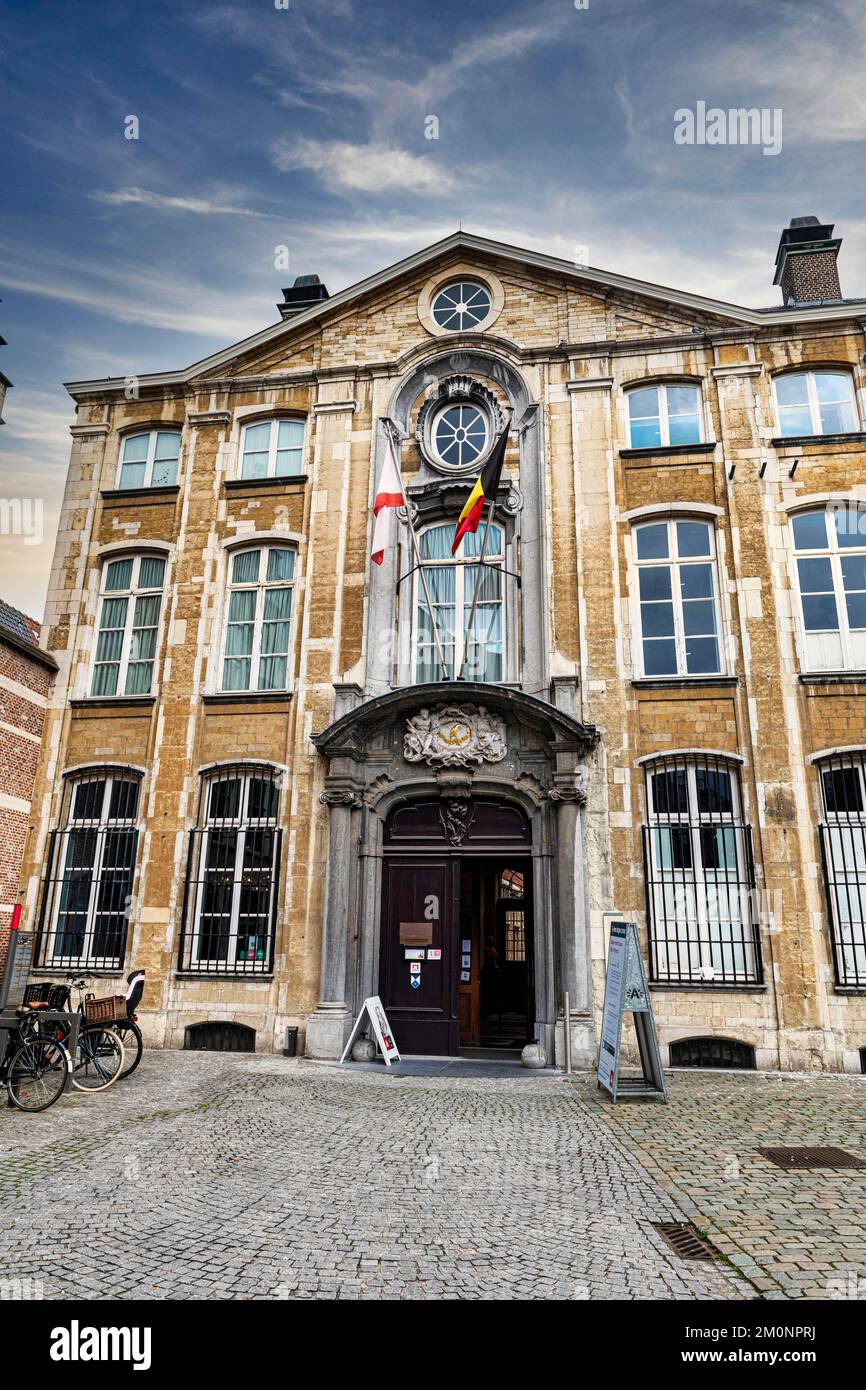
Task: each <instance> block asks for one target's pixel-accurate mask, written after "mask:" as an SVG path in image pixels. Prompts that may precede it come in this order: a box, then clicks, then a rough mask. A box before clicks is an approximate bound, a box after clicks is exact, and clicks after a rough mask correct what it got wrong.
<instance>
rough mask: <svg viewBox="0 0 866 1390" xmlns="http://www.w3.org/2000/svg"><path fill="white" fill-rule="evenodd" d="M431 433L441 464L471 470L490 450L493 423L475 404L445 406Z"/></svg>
mask: <svg viewBox="0 0 866 1390" xmlns="http://www.w3.org/2000/svg"><path fill="white" fill-rule="evenodd" d="M431 433H432V438H433V447H434V448H435V450H436V454H437V457H438V458H439V460H440V462H441V463H445V464H447V465H448V466H449V467H450V468H468V467H469V465H470V464H473V463H475V461H476V460H477V459H479V458H480V457H481V455H482V454H483V453H484V452H485V450H486V448H487V444H488V441H489V439H490V420H489V419H488V416H487V412H486V411H485V410H483V409H482V407H481V406H477V405H475V404H474V403H473V402H471V401H467V402H463V403H462V404H457V405H445V406H443V407H442V409H441V410H440V411H439V412H438V414H437V415H436V417H435V419H434V421H433V428H432V431H431Z"/></svg>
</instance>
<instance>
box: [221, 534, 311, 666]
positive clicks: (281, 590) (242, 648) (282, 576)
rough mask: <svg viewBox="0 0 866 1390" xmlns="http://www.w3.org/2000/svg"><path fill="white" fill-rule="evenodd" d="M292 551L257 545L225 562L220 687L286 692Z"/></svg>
mask: <svg viewBox="0 0 866 1390" xmlns="http://www.w3.org/2000/svg"><path fill="white" fill-rule="evenodd" d="M294 575H295V552H294V550H292V549H290V548H289V547H288V546H283V545H261V546H255V547H250V548H249V549H244V550H236V551H234V553H233V554H232V555H231V557H230V559H229V585H228V604H227V609H226V626H225V638H224V644H223V661H222V682H221V688H222V689H223V690H225V691H231V690H238V691H240V690H285V689H286V687H287V685H288V675H289V669H288V668H289V636H290V630H291V618H292V591H293V588H294Z"/></svg>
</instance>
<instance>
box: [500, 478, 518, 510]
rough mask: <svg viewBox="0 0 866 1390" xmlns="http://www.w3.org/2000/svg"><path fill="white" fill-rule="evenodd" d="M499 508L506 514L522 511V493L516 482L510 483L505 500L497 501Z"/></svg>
mask: <svg viewBox="0 0 866 1390" xmlns="http://www.w3.org/2000/svg"><path fill="white" fill-rule="evenodd" d="M499 509H500V511H503V512H505V514H506V516H517V513H518V512H522V511H523V493H522V492H521V491H520V488H519V487H518V486H517V483H511V484H510V486H509V489H508V494H507V496H506V497H505V500H504V501H502V502H500V503H499Z"/></svg>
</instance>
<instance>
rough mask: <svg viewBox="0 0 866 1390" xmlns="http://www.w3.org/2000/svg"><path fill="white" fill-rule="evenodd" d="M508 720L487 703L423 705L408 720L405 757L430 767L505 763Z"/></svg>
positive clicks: (404, 743)
mask: <svg viewBox="0 0 866 1390" xmlns="http://www.w3.org/2000/svg"><path fill="white" fill-rule="evenodd" d="M506 751H507V749H506V742H505V724H504V723H503V721H502V720H501V719H500V718H499V717H498V716H497V715H495V714H490V713H489V712H488V711H487V710H486V709H485V708H484V706H483V705H479V706H478V707H477V708H476V707H475V706H474V705H440V706H439V707H438V708H437V709H422V710H421V711H420V713H418V714H416V715H413V717H412V718H411V719H409V720H407V722H406V733H405V735H404V737H403V757H404V758H405V759H406V761H407V763H428V764H429V765H430V767H480V765H481V764H482V763H501V762H502V760H503V758H504V757H505V754H506Z"/></svg>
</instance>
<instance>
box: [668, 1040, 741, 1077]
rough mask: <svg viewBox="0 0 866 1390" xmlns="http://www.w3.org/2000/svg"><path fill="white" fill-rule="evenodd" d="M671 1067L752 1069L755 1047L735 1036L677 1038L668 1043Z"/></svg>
mask: <svg viewBox="0 0 866 1390" xmlns="http://www.w3.org/2000/svg"><path fill="white" fill-rule="evenodd" d="M670 1055H671V1066H672V1067H700V1068H702V1069H705V1068H716V1067H717V1068H720V1069H722V1070H725V1071H754V1070H755V1049H754V1048H753V1047H752V1045H751V1043H744V1042H739V1041H738V1040H737V1039H736V1038H679V1039H677V1041H676V1042H672V1043H671V1045H670Z"/></svg>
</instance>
